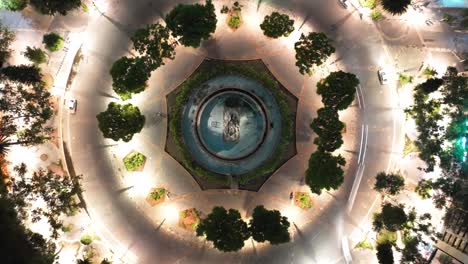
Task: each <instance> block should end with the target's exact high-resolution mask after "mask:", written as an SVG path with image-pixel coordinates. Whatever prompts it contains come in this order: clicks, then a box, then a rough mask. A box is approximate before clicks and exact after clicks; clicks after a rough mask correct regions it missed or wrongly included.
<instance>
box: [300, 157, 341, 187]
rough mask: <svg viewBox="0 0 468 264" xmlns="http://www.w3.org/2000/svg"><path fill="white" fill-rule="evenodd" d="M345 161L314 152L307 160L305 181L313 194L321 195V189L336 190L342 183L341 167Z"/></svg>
mask: <svg viewBox="0 0 468 264" xmlns="http://www.w3.org/2000/svg"><path fill="white" fill-rule="evenodd" d="M345 164H346V161H345V159H344V158H343V157H342V156H341V155H339V156H333V155H332V154H330V153H328V152H324V151H316V152H314V153H313V154H312V155H311V156H310V159H309V166H308V168H307V171H306V176H305V181H306V183H307V185H308V186H309V187H310V190H311V191H312V192H313V193H316V194H321V193H322V189H326V190H330V189H338V188H339V187H340V186H341V184H342V183H343V180H344V178H343V174H344V172H343V169H342V166H344V165H345Z"/></svg>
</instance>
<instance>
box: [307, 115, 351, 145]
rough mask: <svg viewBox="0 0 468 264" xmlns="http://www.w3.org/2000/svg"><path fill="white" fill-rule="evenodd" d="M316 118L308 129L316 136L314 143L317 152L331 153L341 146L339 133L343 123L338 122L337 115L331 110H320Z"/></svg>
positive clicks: (341, 140)
mask: <svg viewBox="0 0 468 264" xmlns="http://www.w3.org/2000/svg"><path fill="white" fill-rule="evenodd" d="M317 114H318V116H317V117H316V118H315V119H314V120H313V121H312V123H311V124H310V127H311V128H312V130H313V131H314V132H315V133H316V134H317V136H318V137H317V138H315V140H314V143H315V144H316V145H318V146H319V150H323V151H329V152H333V151H335V150H336V149H338V148H339V147H340V146H341V145H343V137H342V136H341V131H342V130H343V128H344V123H343V122H341V121H340V119H339V117H338V113H337V112H336V111H335V110H334V109H331V108H328V107H325V108H320V109H319V110H318V111H317Z"/></svg>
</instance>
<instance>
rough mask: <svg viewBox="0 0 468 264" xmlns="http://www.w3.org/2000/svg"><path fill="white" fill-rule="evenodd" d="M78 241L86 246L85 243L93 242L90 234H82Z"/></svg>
mask: <svg viewBox="0 0 468 264" xmlns="http://www.w3.org/2000/svg"><path fill="white" fill-rule="evenodd" d="M80 242H81V244H83V245H86V246H87V245H89V244H91V243H93V238H92V237H91V236H90V235H84V236H82V237H81V238H80Z"/></svg>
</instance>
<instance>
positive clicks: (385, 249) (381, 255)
mask: <svg viewBox="0 0 468 264" xmlns="http://www.w3.org/2000/svg"><path fill="white" fill-rule="evenodd" d="M377 259H378V261H379V264H393V263H394V260H393V251H392V244H391V243H381V244H378V245H377Z"/></svg>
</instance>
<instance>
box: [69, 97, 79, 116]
mask: <svg viewBox="0 0 468 264" xmlns="http://www.w3.org/2000/svg"><path fill="white" fill-rule="evenodd" d="M76 104H77V101H76V99H75V98H70V99H69V100H68V110H69V111H70V113H72V114H74V113H76Z"/></svg>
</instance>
